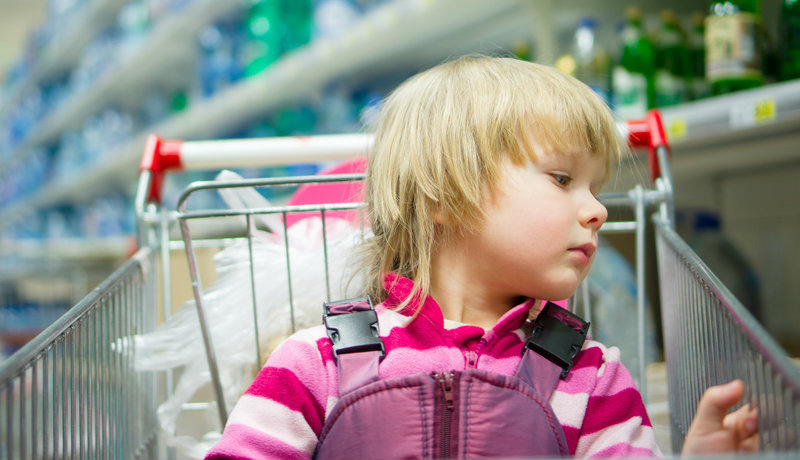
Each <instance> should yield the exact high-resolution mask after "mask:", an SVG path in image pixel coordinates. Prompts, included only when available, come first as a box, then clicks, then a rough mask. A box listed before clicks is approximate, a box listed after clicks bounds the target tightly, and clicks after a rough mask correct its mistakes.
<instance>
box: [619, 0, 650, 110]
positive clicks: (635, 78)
mask: <svg viewBox="0 0 800 460" xmlns="http://www.w3.org/2000/svg"><path fill="white" fill-rule="evenodd" d="M621 41H622V49H621V51H620V55H619V62H618V63H617V65H615V66H614V71H613V74H612V86H613V87H612V98H613V101H614V104H613V105H614V111H615V112H616V113H617V115H618V116H619V117H620V118H622V119H626V120H627V119H631V118H641V117H643V116H644V115H645V114H646V113H647V110H648V109H652V108H654V107H655V99H656V97H655V64H656V62H655V46H654V45H653V42H652V40H650V38H649V37H648V36H647V34H646V33H645V30H644V24H643V23H642V10H641V9H640V8H639V7H636V6H629V7H628V8H626V9H625V24H624V25H623V27H622V31H621Z"/></svg>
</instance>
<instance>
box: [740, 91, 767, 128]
mask: <svg viewBox="0 0 800 460" xmlns="http://www.w3.org/2000/svg"><path fill="white" fill-rule="evenodd" d="M776 114H777V110H776V108H775V100H774V99H769V98H768V99H756V100H749V101H742V102H740V103H736V104H734V105H733V106H731V111H730V125H731V128H749V127H751V126H756V125H760V124H764V123H769V122H771V121H774V120H775V117H776Z"/></svg>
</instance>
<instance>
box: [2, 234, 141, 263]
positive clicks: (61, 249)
mask: <svg viewBox="0 0 800 460" xmlns="http://www.w3.org/2000/svg"><path fill="white" fill-rule="evenodd" d="M133 243H134V241H133V240H132V238H131V237H126V236H114V237H104V238H53V239H48V240H45V241H43V240H35V239H21V240H4V241H2V242H0V253H2V254H3V255H5V256H12V257H17V258H20V259H44V258H50V259H59V260H62V261H81V260H97V259H109V260H119V259H122V258H124V257H125V256H126V255H127V253H128V252H129V251H130V249H131V247H132V246H133Z"/></svg>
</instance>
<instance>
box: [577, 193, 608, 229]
mask: <svg viewBox="0 0 800 460" xmlns="http://www.w3.org/2000/svg"><path fill="white" fill-rule="evenodd" d="M606 219H608V209H606V207H605V206H604V205H603V203H601V202H600V200H598V199H597V197H595V196H594V195H589V198H587V200H586V201H585V203H584V205H583V207H582V208H581V214H580V221H581V225H583V226H585V227H589V228H591V229H592V230H595V231H597V230H600V227H602V226H603V224H604V223H605V222H606Z"/></svg>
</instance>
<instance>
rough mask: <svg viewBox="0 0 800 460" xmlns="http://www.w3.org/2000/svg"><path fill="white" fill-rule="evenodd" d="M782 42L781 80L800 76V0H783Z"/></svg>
mask: <svg viewBox="0 0 800 460" xmlns="http://www.w3.org/2000/svg"><path fill="white" fill-rule="evenodd" d="M780 43H781V71H780V77H781V80H791V79H793V78H800V0H783V7H782V8H781V40H780Z"/></svg>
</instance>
